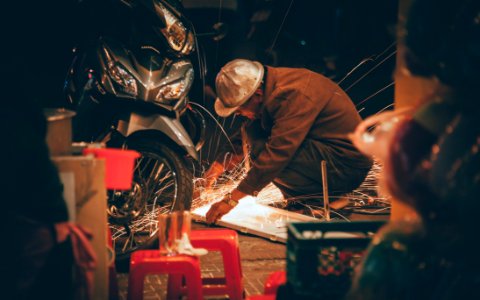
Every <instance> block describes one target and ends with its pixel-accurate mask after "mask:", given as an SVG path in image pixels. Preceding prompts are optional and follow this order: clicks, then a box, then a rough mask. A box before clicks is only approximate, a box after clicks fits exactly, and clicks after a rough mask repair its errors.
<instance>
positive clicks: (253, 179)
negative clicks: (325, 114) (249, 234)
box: [238, 90, 328, 195]
mask: <svg viewBox="0 0 480 300" xmlns="http://www.w3.org/2000/svg"><path fill="white" fill-rule="evenodd" d="M276 94H277V95H276V96H274V98H273V104H272V105H271V108H270V109H269V113H270V114H271V117H272V120H273V127H272V130H271V134H270V137H269V138H268V141H267V143H266V145H265V148H264V150H263V151H262V152H261V153H260V154H259V155H258V158H257V159H256V160H255V161H254V162H253V164H252V168H251V169H250V171H249V172H248V173H247V176H246V177H245V178H244V180H242V182H240V184H239V185H238V190H240V191H241V192H243V193H246V194H249V195H255V194H257V193H258V192H260V190H261V189H263V188H264V187H265V186H266V185H267V184H268V183H270V182H271V181H273V180H274V179H275V178H276V177H277V176H278V175H279V174H280V172H281V171H282V170H283V169H284V168H285V167H286V166H287V165H288V163H289V162H290V160H291V159H292V157H293V156H294V154H295V152H296V151H297V149H298V148H299V147H300V145H301V144H302V142H303V140H304V139H305V137H306V135H307V134H308V132H309V131H310V128H311V127H312V125H313V123H314V122H315V120H316V118H317V116H318V114H319V113H320V111H322V109H323V108H324V107H325V104H326V103H327V101H328V99H325V100H323V99H322V100H320V101H312V99H310V98H309V97H308V96H306V95H305V94H304V93H302V92H301V91H298V90H280V91H276Z"/></svg>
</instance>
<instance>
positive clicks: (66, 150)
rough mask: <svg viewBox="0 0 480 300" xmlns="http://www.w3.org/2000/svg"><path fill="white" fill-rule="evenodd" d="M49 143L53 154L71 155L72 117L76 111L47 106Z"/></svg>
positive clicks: (45, 112) (45, 113)
mask: <svg viewBox="0 0 480 300" xmlns="http://www.w3.org/2000/svg"><path fill="white" fill-rule="evenodd" d="M43 113H44V116H45V118H46V119H47V145H48V148H49V150H50V155H51V156H61V155H70V154H71V152H72V118H73V117H74V116H75V112H73V111H71V110H67V109H63V108H47V109H44V111H43Z"/></svg>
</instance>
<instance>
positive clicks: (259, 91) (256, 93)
mask: <svg viewBox="0 0 480 300" xmlns="http://www.w3.org/2000/svg"><path fill="white" fill-rule="evenodd" d="M255 95H258V96H263V89H257V90H256V91H255Z"/></svg>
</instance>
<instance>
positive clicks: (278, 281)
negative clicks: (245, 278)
mask: <svg viewBox="0 0 480 300" xmlns="http://www.w3.org/2000/svg"><path fill="white" fill-rule="evenodd" d="M285 282H287V272H285V271H277V272H273V273H271V274H270V275H268V277H267V280H265V285H264V287H263V293H264V294H265V295H276V294H277V289H278V287H279V286H280V285H282V284H285Z"/></svg>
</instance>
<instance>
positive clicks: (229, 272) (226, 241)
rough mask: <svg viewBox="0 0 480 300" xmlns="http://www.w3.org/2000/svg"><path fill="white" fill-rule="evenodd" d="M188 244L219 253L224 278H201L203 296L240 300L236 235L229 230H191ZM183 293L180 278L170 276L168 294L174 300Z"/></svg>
mask: <svg viewBox="0 0 480 300" xmlns="http://www.w3.org/2000/svg"><path fill="white" fill-rule="evenodd" d="M190 242H191V243H192V245H193V246H194V247H195V248H205V249H207V250H209V251H220V252H221V253H222V257H223V270H224V273H225V277H213V278H202V283H203V294H204V295H208V296H211V295H228V297H229V299H230V300H240V299H243V298H244V294H243V275H242V266H241V263H240V251H239V247H238V234H237V232H236V231H234V230H231V229H210V230H192V231H191V233H190ZM184 293H185V288H182V278H181V277H178V276H170V277H169V280H168V294H172V295H175V296H176V299H177V298H178V297H179V296H181V295H182V294H184Z"/></svg>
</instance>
